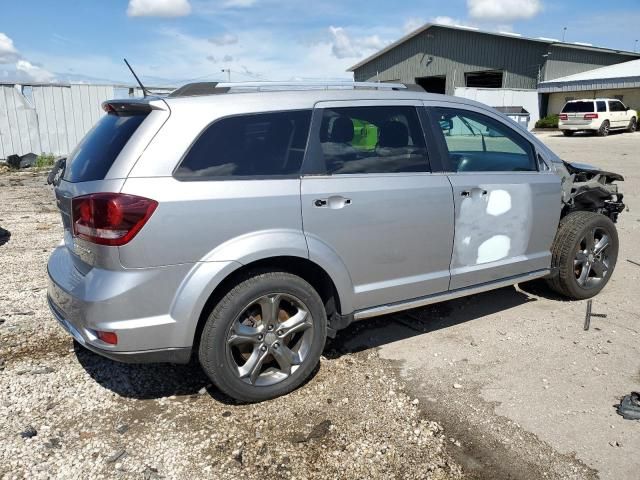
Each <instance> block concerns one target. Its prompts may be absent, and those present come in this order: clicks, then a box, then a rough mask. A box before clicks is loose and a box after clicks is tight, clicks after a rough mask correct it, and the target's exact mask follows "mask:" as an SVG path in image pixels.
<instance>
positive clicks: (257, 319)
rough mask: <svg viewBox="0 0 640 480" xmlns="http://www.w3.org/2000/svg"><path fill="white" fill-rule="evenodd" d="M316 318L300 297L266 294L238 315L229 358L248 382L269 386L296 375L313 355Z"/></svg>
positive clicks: (230, 336) (232, 329)
mask: <svg viewBox="0 0 640 480" xmlns="http://www.w3.org/2000/svg"><path fill="white" fill-rule="evenodd" d="M313 330H314V328H313V321H312V317H311V313H310V311H309V309H308V308H307V306H306V305H305V304H304V303H303V302H302V300H300V299H299V298H297V297H295V296H293V295H289V294H284V293H273V294H269V295H263V296H261V297H259V298H257V299H255V300H254V301H252V302H251V303H250V304H249V305H247V306H246V307H245V308H244V309H243V311H242V313H240V315H238V317H236V319H235V320H234V322H233V323H232V324H231V327H230V328H229V330H228V332H227V337H226V345H227V359H228V361H229V364H230V365H232V366H233V367H234V370H235V374H236V375H237V376H238V377H239V378H240V379H241V380H242V381H244V382H245V383H248V384H250V385H254V386H269V385H274V384H276V383H279V382H281V381H283V380H285V379H286V378H288V377H289V376H290V375H291V374H293V373H294V372H295V371H296V370H297V369H298V368H299V367H300V365H302V363H303V362H304V361H305V359H306V358H307V356H308V354H309V350H310V348H311V344H312V341H313V334H314V331H313Z"/></svg>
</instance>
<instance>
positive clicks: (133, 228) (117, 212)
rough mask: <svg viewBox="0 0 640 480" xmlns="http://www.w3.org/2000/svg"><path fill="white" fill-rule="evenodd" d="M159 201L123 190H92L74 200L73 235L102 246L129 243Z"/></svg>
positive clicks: (72, 206) (72, 204) (72, 205)
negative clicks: (114, 191)
mask: <svg viewBox="0 0 640 480" xmlns="http://www.w3.org/2000/svg"><path fill="white" fill-rule="evenodd" d="M157 206H158V202H156V201H155V200H149V199H148V198H143V197H137V196H135V195H126V194H123V193H92V194H91V195H84V196H82V197H76V198H74V199H73V200H72V201H71V210H72V217H73V235H74V236H76V237H78V238H82V239H84V240H86V241H88V242H92V243H97V244H99V245H110V246H119V245H124V244H126V243H127V242H129V241H130V240H131V239H132V238H133V237H135V236H136V234H137V233H138V232H139V231H140V229H141V228H142V227H143V226H144V224H145V223H147V220H149V217H151V214H152V213H153V212H154V210H155V209H156V207H157Z"/></svg>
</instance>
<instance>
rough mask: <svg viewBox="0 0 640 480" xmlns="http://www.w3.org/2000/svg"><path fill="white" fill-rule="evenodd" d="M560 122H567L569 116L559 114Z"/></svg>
mask: <svg viewBox="0 0 640 480" xmlns="http://www.w3.org/2000/svg"><path fill="white" fill-rule="evenodd" d="M560 120H569V115H567V114H566V113H561V114H560Z"/></svg>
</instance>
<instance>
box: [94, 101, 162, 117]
mask: <svg viewBox="0 0 640 480" xmlns="http://www.w3.org/2000/svg"><path fill="white" fill-rule="evenodd" d="M102 109H103V110H104V111H105V112H107V113H115V114H116V115H118V114H125V115H126V114H128V115H136V114H137V115H142V114H148V113H150V112H151V110H168V106H167V104H166V103H165V102H164V101H163V100H162V99H160V98H148V97H147V98H140V99H125V100H122V99H121V100H107V101H106V102H102Z"/></svg>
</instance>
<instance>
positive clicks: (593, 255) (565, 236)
mask: <svg viewBox="0 0 640 480" xmlns="http://www.w3.org/2000/svg"><path fill="white" fill-rule="evenodd" d="M551 255H552V260H551V262H552V266H553V267H554V268H555V269H556V270H557V274H556V275H555V276H554V277H553V278H551V279H549V280H548V284H549V286H550V287H551V288H552V289H553V290H555V291H556V292H558V293H560V294H561V295H564V296H566V297H569V298H572V299H575V300H582V299H585V298H591V297H593V296H594V295H596V294H598V293H599V292H600V290H602V289H603V288H604V287H605V285H606V284H607V282H609V279H610V278H611V274H612V273H613V270H614V268H615V266H616V261H617V259H618V232H617V231H616V227H615V225H614V224H613V222H612V221H611V220H610V219H609V218H608V217H605V216H604V215H601V214H599V213H594V212H573V213H570V214H569V215H567V216H566V217H564V218H563V219H562V220H561V221H560V225H559V227H558V232H557V233H556V237H555V239H554V242H553V246H552V248H551Z"/></svg>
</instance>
